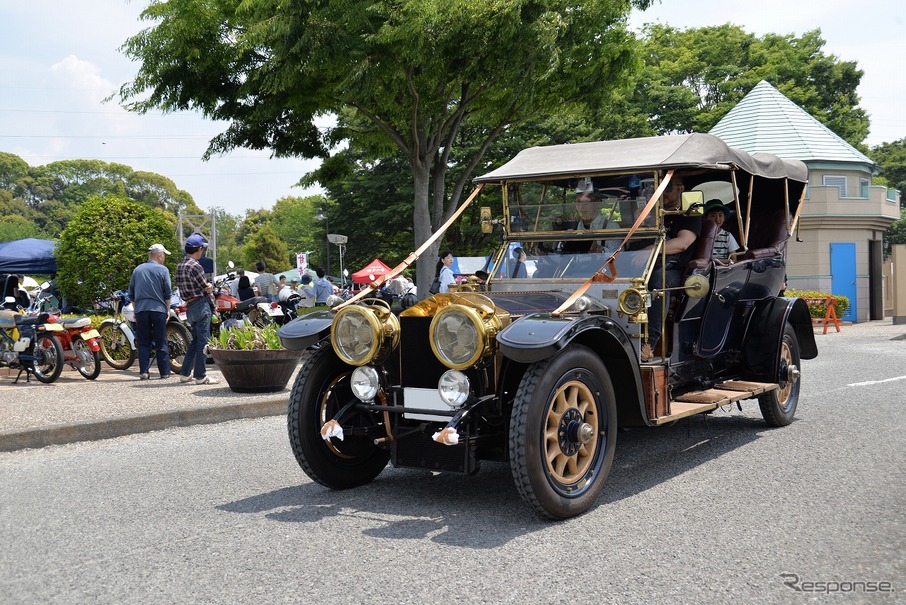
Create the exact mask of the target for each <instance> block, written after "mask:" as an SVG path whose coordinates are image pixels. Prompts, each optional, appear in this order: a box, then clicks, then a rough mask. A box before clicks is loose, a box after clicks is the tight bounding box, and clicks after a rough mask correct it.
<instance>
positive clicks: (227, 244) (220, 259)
mask: <svg viewBox="0 0 906 605" xmlns="http://www.w3.org/2000/svg"><path fill="white" fill-rule="evenodd" d="M209 213H212V214H213V215H214V226H215V227H216V229H217V250H216V252H217V269H218V271H220V270H223V269H224V268H225V267H226V266H227V263H228V262H229V261H233V262H234V263H241V262H242V246H241V245H240V242H239V241H238V238H237V233H238V231H239V223H240V221H241V220H242V219H241V217H239V216H238V215H235V214H230V213H229V212H227V211H226V210H224V209H223V208H221V207H219V206H218V207H214V208H211V209H210V210H209Z"/></svg>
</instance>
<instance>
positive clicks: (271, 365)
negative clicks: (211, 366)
mask: <svg viewBox="0 0 906 605" xmlns="http://www.w3.org/2000/svg"><path fill="white" fill-rule="evenodd" d="M210 353H211V357H212V358H214V362H215V363H216V364H217V367H218V368H219V369H220V371H221V372H222V373H223V377H224V379H225V380H226V381H227V384H229V385H230V389H231V390H233V391H236V392H237V393H274V392H276V391H282V390H283V389H285V388H286V383H287V382H289V378H290V376H292V375H293V371H294V370H295V369H296V366H297V365H298V364H299V359H300V358H301V357H302V351H290V350H286V349H280V350H255V351H232V350H226V349H210Z"/></svg>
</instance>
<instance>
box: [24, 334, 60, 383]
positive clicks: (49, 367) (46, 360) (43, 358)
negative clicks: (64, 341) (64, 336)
mask: <svg viewBox="0 0 906 605" xmlns="http://www.w3.org/2000/svg"><path fill="white" fill-rule="evenodd" d="M34 353H35V360H34V362H33V365H32V373H33V374H34V375H35V378H37V379H38V380H40V381H41V382H43V383H44V384H50V383H51V382H53V381H54V380H56V379H57V378H59V377H60V372H62V371H63V345H61V344H60V341H59V340H57V339H56V338H54V337H53V336H48V335H43V336H41V337H40V338H38V339H37V341H35V351H34Z"/></svg>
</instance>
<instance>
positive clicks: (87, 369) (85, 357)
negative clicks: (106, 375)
mask: <svg viewBox="0 0 906 605" xmlns="http://www.w3.org/2000/svg"><path fill="white" fill-rule="evenodd" d="M72 352H73V353H75V355H76V360H75V362H74V363H75V369H76V370H78V371H79V374H81V375H82V376H84V377H85V378H87V379H88V380H94V379H95V378H97V377H98V376H99V375H100V374H101V354H100V353H98V352H97V351H92V350H91V347H90V346H88V343H87V342H85V341H84V340H82V339H81V338H73V339H72Z"/></svg>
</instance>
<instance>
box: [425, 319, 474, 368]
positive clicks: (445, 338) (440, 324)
mask: <svg viewBox="0 0 906 605" xmlns="http://www.w3.org/2000/svg"><path fill="white" fill-rule="evenodd" d="M469 311H471V310H470V309H465V308H454V307H452V306H451V307H447V308H445V309H442V310H441V311H440V312H439V313H438V314H437V315H436V316H435V317H434V320H433V321H432V322H431V339H432V344H433V345H434V351H435V353H436V354H437V356H438V357H439V358H440V361H441V362H442V363H443V364H444V365H446V366H447V367H453V368H465V367H468V366H469V365H471V364H473V363H475V362H476V361H478V358H479V357H480V356H481V331H480V320H479V318H478V317H477V314H476V313H474V312H471V313H469ZM472 315H475V317H472Z"/></svg>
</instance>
